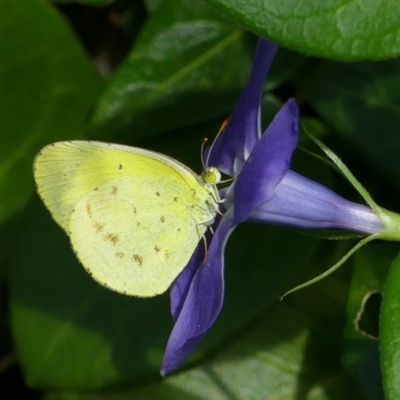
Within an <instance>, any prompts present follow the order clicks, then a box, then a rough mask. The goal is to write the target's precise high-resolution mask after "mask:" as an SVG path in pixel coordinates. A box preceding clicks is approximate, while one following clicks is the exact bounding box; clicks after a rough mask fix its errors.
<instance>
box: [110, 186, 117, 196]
mask: <svg viewBox="0 0 400 400" xmlns="http://www.w3.org/2000/svg"><path fill="white" fill-rule="evenodd" d="M117 193H118V188H117V187H116V186H113V187H112V190H111V194H113V195H116V194H117Z"/></svg>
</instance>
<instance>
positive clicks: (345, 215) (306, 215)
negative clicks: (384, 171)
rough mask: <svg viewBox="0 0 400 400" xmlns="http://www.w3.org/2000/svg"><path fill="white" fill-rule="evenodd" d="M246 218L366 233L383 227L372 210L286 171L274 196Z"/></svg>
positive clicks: (254, 220)
mask: <svg viewBox="0 0 400 400" xmlns="http://www.w3.org/2000/svg"><path fill="white" fill-rule="evenodd" d="M248 221H251V222H259V223H274V224H278V225H286V226H295V227H303V228H308V229H346V230H350V231H353V232H360V233H364V234H367V235H371V234H375V233H378V232H381V231H382V230H383V228H384V227H383V224H382V222H381V220H380V219H379V217H378V216H377V215H376V214H375V213H374V211H373V210H372V209H371V208H369V207H367V206H364V205H361V204H356V203H353V202H351V201H348V200H346V199H344V198H343V197H341V196H339V195H338V194H336V193H335V192H333V191H332V190H330V189H328V188H327V187H325V186H323V185H321V184H319V183H317V182H314V181H312V180H310V179H307V178H305V177H303V176H301V175H299V174H296V173H295V172H293V171H288V172H287V173H286V175H285V176H284V178H283V179H282V180H281V182H280V183H279V184H278V185H277V186H276V188H275V196H274V197H273V198H272V199H271V200H270V201H268V202H266V203H264V204H262V205H260V206H259V207H258V208H257V209H256V210H255V211H254V212H252V213H251V214H250V217H249V219H248Z"/></svg>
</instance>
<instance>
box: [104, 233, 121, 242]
mask: <svg viewBox="0 0 400 400" xmlns="http://www.w3.org/2000/svg"><path fill="white" fill-rule="evenodd" d="M104 239H105V240H109V241H110V242H111V243H112V244H117V243H118V241H119V237H118V235H116V234H114V233H111V232H109V233H106V234H105V235H104Z"/></svg>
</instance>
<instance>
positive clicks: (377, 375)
mask: <svg viewBox="0 0 400 400" xmlns="http://www.w3.org/2000/svg"><path fill="white" fill-rule="evenodd" d="M397 251H398V249H397V246H393V245H389V244H381V243H379V244H371V245H369V247H366V248H363V249H361V250H359V251H358V252H357V253H356V255H355V257H354V267H353V272H352V281H351V285H350V289H349V297H348V301H347V324H346V328H345V332H344V354H343V356H344V357H343V361H344V365H345V367H346V369H347V371H348V372H349V374H350V376H351V377H352V379H353V381H354V384H355V385H356V386H357V388H358V391H359V393H360V396H361V398H362V399H365V400H379V399H381V400H383V399H384V396H383V388H382V374H381V370H380V357H379V341H378V337H377V334H378V332H377V328H378V323H379V299H380V298H381V296H382V290H383V286H384V282H385V278H386V274H387V272H388V270H389V267H390V265H391V261H392V259H393V257H394V255H395V254H397ZM374 302H375V305H376V306H378V308H375V310H373V309H372V308H371V305H373V304H374ZM369 310H372V311H373V312H368V311H369Z"/></svg>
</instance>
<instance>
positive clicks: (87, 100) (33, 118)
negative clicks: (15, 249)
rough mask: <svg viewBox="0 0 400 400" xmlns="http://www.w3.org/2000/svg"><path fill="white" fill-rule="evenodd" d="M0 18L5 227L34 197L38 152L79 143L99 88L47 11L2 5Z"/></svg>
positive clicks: (31, 4) (39, 6)
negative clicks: (62, 142)
mask: <svg viewBox="0 0 400 400" xmlns="http://www.w3.org/2000/svg"><path fill="white" fill-rule="evenodd" d="M0 14H1V15H2V17H1V19H0V59H1V60H2V61H1V66H0V82H1V85H0V120H1V135H0V138H1V139H0V198H1V202H0V221H4V219H5V218H7V217H10V216H11V214H12V213H13V212H15V211H16V210H18V209H19V208H20V207H21V206H22V205H23V204H24V203H25V202H26V200H27V197H28V196H29V195H30V194H31V193H32V190H33V179H32V161H33V158H34V156H35V154H36V153H37V151H38V150H39V149H40V147H41V146H42V145H44V144H46V143H48V142H51V141H55V140H57V139H61V138H63V139H69V138H73V137H74V136H76V135H77V133H78V132H79V130H80V129H81V126H82V123H83V121H84V120H85V118H86V117H87V115H88V112H89V110H90V108H91V107H92V105H93V102H94V99H95V96H96V95H97V94H98V92H99V89H100V87H101V81H100V79H99V77H98V75H97V73H96V71H95V70H94V68H93V67H92V66H91V65H90V63H89V61H88V59H87V57H86V55H85V54H84V52H83V50H82V48H81V47H80V45H79V44H78V43H77V42H76V38H75V36H74V35H73V33H72V32H71V30H70V28H69V27H68V26H67V24H66V23H65V21H64V20H63V18H62V17H61V16H60V15H58V13H57V11H56V10H55V9H54V8H53V7H52V6H51V5H50V3H47V2H44V1H41V0H20V1H13V0H2V1H1V2H0ZM21 27H23V29H21ZM60 49H62V51H60Z"/></svg>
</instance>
